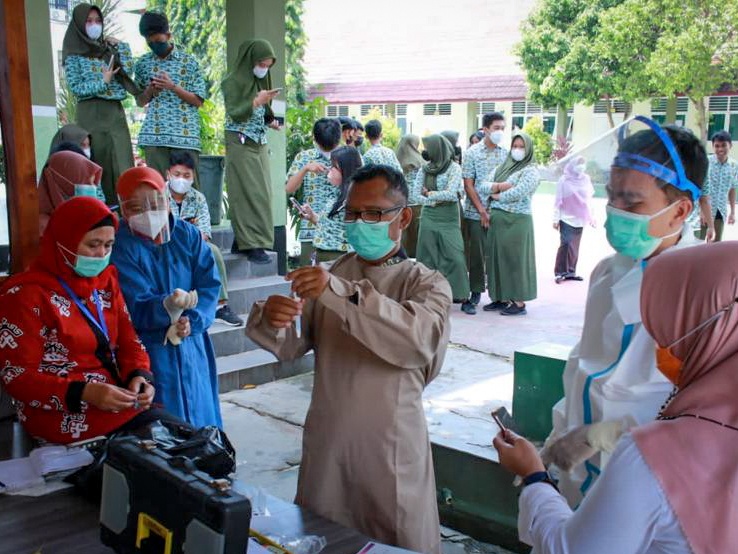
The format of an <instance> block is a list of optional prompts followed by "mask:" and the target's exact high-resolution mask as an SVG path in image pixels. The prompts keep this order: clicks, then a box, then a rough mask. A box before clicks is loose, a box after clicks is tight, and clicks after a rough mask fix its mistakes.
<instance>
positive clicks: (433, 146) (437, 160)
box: [423, 135, 454, 190]
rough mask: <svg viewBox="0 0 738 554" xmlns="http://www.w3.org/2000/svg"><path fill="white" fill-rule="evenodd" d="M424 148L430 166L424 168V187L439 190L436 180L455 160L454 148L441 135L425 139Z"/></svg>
mask: <svg viewBox="0 0 738 554" xmlns="http://www.w3.org/2000/svg"><path fill="white" fill-rule="evenodd" d="M423 148H424V150H425V151H426V152H428V159H429V161H428V165H426V166H425V167H424V168H423V173H425V180H424V183H423V186H424V187H425V188H426V189H428V190H438V188H437V186H436V178H437V177H438V175H441V174H442V173H445V172H446V170H447V169H448V168H449V166H450V165H451V163H452V162H453V159H454V147H453V146H452V145H451V143H450V142H449V141H448V140H447V139H446V138H445V137H443V136H441V135H429V136H427V137H423Z"/></svg>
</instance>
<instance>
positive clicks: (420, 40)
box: [303, 0, 536, 84]
mask: <svg viewBox="0 0 738 554" xmlns="http://www.w3.org/2000/svg"><path fill="white" fill-rule="evenodd" d="M535 4H536V0H371V1H368V2H367V1H362V2H358V1H356V0H341V1H339V0H305V3H304V9H305V12H304V17H303V27H304V30H305V34H306V35H307V37H308V45H307V48H306V51H305V59H304V63H305V67H306V70H307V77H308V81H309V82H310V83H313V84H316V83H341V82H343V83H345V82H361V81H392V80H424V79H453V78H457V77H476V76H486V75H511V74H520V73H522V70H521V69H520V67H519V66H518V63H517V58H516V57H515V55H514V54H513V53H512V49H513V46H514V45H515V44H516V43H517V42H518V41H519V40H520V24H521V22H522V21H523V20H524V19H525V18H526V17H527V15H528V14H529V13H530V12H531V10H532V9H533V7H534V6H535Z"/></svg>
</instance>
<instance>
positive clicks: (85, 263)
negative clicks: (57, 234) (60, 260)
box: [56, 242, 110, 277]
mask: <svg viewBox="0 0 738 554" xmlns="http://www.w3.org/2000/svg"><path fill="white" fill-rule="evenodd" d="M56 245H57V246H58V247H59V248H61V249H62V250H65V251H66V252H68V253H69V254H72V255H73V256H76V257H77V261H75V262H74V264H71V263H69V260H68V259H67V257H66V256H65V255H64V254H63V253H62V256H64V261H65V262H66V264H67V265H68V266H69V267H71V268H72V269H73V270H74V272H75V273H76V274H77V275H79V276H80V277H97V276H98V275H100V274H101V273H102V272H103V271H104V270H105V268H106V267H108V265H109V264H110V252H108V253H107V254H106V255H105V256H103V257H102V258H98V257H96V256H83V255H81V254H75V253H74V252H71V251H70V250H69V249H68V248H65V247H64V246H63V245H61V244H59V243H58V242H57V243H56Z"/></svg>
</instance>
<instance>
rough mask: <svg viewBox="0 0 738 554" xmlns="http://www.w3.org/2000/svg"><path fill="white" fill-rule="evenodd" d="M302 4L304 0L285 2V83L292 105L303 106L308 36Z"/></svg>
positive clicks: (288, 101) (289, 103)
mask: <svg viewBox="0 0 738 554" xmlns="http://www.w3.org/2000/svg"><path fill="white" fill-rule="evenodd" d="M302 4H303V0H287V2H286V4H285V37H284V42H285V50H286V53H287V54H286V55H287V60H286V63H285V71H286V75H285V85H286V87H287V104H288V105H290V106H301V105H303V104H304V103H305V102H306V100H307V88H306V81H305V68H304V67H303V65H302V58H303V56H304V55H305V46H306V45H307V37H306V36H305V31H304V30H303V28H302V14H303V5H302Z"/></svg>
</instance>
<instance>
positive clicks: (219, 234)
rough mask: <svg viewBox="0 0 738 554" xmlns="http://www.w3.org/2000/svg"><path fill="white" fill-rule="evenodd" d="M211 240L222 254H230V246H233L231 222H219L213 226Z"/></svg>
mask: <svg viewBox="0 0 738 554" xmlns="http://www.w3.org/2000/svg"><path fill="white" fill-rule="evenodd" d="M212 239H213V242H214V243H215V244H217V245H218V247H219V248H220V249H221V250H223V252H224V253H225V252H230V251H231V245H232V244H233V229H231V222H230V221H227V220H221V222H220V225H215V226H213V228H212Z"/></svg>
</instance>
